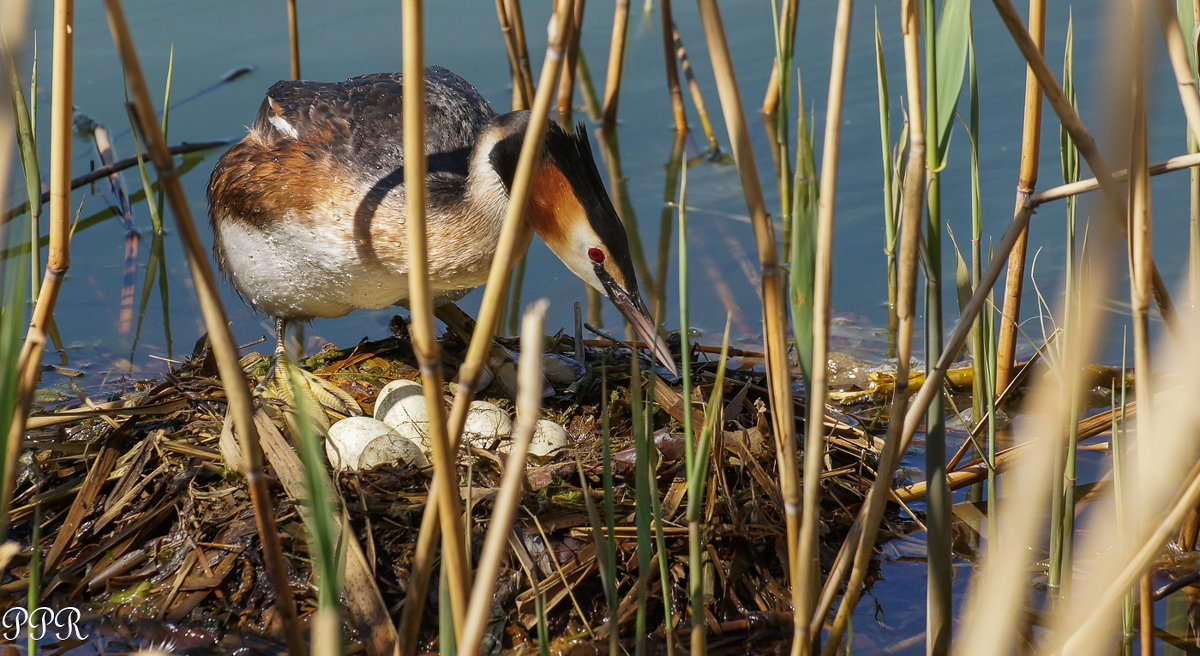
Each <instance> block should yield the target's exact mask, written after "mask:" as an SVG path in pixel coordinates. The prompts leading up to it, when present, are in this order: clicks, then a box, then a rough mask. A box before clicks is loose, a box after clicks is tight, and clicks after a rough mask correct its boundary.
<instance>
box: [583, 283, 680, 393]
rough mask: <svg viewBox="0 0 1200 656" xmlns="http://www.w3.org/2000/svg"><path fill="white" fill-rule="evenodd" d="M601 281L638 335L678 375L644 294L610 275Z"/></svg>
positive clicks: (674, 374) (656, 356)
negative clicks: (633, 290) (621, 284)
mask: <svg viewBox="0 0 1200 656" xmlns="http://www.w3.org/2000/svg"><path fill="white" fill-rule="evenodd" d="M601 281H602V282H603V283H604V289H605V291H606V292H608V298H609V300H611V301H612V303H613V305H615V306H617V309H618V310H620V311H621V314H623V315H625V318H626V319H627V320H628V321H629V323H630V324H632V325H633V329H634V330H636V331H637V334H638V337H641V338H642V341H643V342H646V343H647V344H649V345H650V350H651V351H653V352H654V357H655V359H657V360H658V361H659V362H660V363H661V364H662V366H664V367H666V368H667V370H668V371H670V372H671V375H672V376H678V375H679V372H678V370H677V369H676V368H675V360H674V359H673V358H672V357H671V349H670V348H668V347H667V343H666V342H664V341H663V338H662V337H660V336H659V334H658V331H657V330H655V329H654V321H653V320H651V319H650V310H647V309H646V303H645V302H644V301H642V295H641V294H638V293H637V292H633V293H630V292H629V291H628V290H626V289H624V288H623V287H621V286H620V285H618V284H617V283H616V281H614V280H613V279H612V278H610V277H608V276H601Z"/></svg>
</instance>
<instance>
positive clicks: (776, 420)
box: [697, 0, 815, 634]
mask: <svg viewBox="0 0 1200 656" xmlns="http://www.w3.org/2000/svg"><path fill="white" fill-rule="evenodd" d="M697 4H698V5H699V8H700V20H701V22H702V24H703V25H704V35H705V38H706V40H707V41H708V52H709V57H710V58H711V60H712V66H713V74H714V76H715V77H716V80H717V91H718V94H719V95H720V98H721V108H722V113H723V114H724V115H725V128H726V130H727V131H728V132H729V142H730V148H731V150H732V151H733V158H734V161H735V162H736V163H737V169H738V175H739V178H740V180H741V183H742V192H743V193H744V194H745V197H746V208H747V209H748V210H749V213H750V222H751V225H752V226H753V228H754V239H755V244H756V245H757V247H758V259H759V265H760V267H761V270H762V295H763V327H764V333H765V334H764V340H763V341H764V349H763V350H764V351H765V352H766V356H767V358H766V365H767V384H768V388H769V390H770V399H771V418H772V429H773V430H772V432H773V434H774V437H775V449H776V452H777V461H778V466H779V478H780V491H781V494H782V496H783V502H784V508H785V513H786V520H787V547H788V573H789V580H790V583H791V584H792V585H793V586H795V585H796V581H797V573H798V567H799V560H798V558H797V553H796V549H797V546H798V545H799V540H800V482H799V480H797V479H798V477H799V471H798V463H797V461H796V422H795V417H794V415H793V412H794V409H793V406H792V385H791V363H790V362H789V361H788V354H787V314H786V312H787V303H786V299H785V298H784V294H783V281H782V272H781V269H780V266H779V250H778V248H777V247H776V242H775V227H774V226H773V225H772V224H771V220H770V218H769V217H768V215H767V208H766V203H765V202H764V201H763V194H762V187H761V185H760V183H759V178H758V168H757V166H756V165H755V163H754V152H753V149H752V148H751V146H750V136H749V133H748V132H747V130H746V114H745V112H744V111H743V109H742V99H741V96H740V95H739V94H738V88H737V79H736V76H735V75H734V71H733V61H732V59H731V58H730V54H729V44H728V42H727V41H726V39H725V28H724V26H723V25H722V23H721V14H720V10H719V9H718V8H717V4H716V2H715V0H697ZM814 484H815V482H814ZM793 594H795V593H794V592H793ZM800 633H801V634H803V631H800Z"/></svg>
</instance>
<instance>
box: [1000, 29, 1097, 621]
mask: <svg viewBox="0 0 1200 656" xmlns="http://www.w3.org/2000/svg"><path fill="white" fill-rule="evenodd" d="M1063 93H1065V94H1066V96H1067V98H1068V99H1069V100H1070V101H1071V105H1072V106H1073V107H1076V106H1077V105H1076V101H1075V73H1074V22H1073V21H1071V20H1068V22H1067V38H1066V45H1065V47H1064V54H1063ZM1059 148H1060V156H1061V160H1062V176H1063V183H1065V184H1070V183H1072V182H1076V181H1077V180H1079V150H1078V149H1077V148H1075V143H1074V141H1073V140H1072V139H1071V135H1070V133H1068V132H1066V131H1065V130H1061V129H1060V130H1059ZM1076 200H1077V199H1076V198H1075V197H1074V196H1071V197H1070V198H1067V231H1066V232H1067V262H1066V275H1067V280H1066V293H1065V294H1064V295H1063V297H1064V299H1065V308H1064V309H1065V311H1066V318H1065V320H1064V325H1063V335H1062V337H1061V338H1060V342H1059V343H1060V344H1062V343H1064V342H1065V344H1066V348H1070V341H1071V340H1074V339H1076V334H1075V333H1076V332H1077V330H1078V325H1079V303H1078V301H1079V298H1078V292H1079V282H1078V281H1079V271H1078V265H1077V262H1078V260H1077V259H1076V258H1077V256H1076V239H1075V235H1076V230H1075V204H1076ZM1010 262H1011V260H1010ZM1062 375H1063V376H1067V377H1069V376H1075V375H1077V374H1076V372H1072V371H1066V370H1064V371H1063V372H1062ZM1079 405H1080V398H1079V392H1078V389H1077V387H1075V388H1072V390H1071V394H1070V411H1069V412H1068V413H1067V425H1066V427H1065V428H1066V430H1065V431H1064V432H1065V433H1066V436H1067V439H1066V444H1065V445H1063V446H1064V448H1065V451H1066V456H1065V458H1062V457H1061V454H1062V452H1063V449H1058V450H1056V451H1055V459H1056V461H1061V465H1062V466H1061V467H1056V468H1055V475H1056V476H1060V477H1061V489H1060V490H1059V492H1058V494H1057V495H1056V498H1055V499H1053V500H1052V503H1051V505H1050V570H1049V573H1048V577H1047V588H1048V592H1049V593H1050V596H1051V599H1052V600H1053V601H1057V599H1056V597H1063V598H1065V597H1068V596H1069V593H1068V591H1067V589H1066V588H1067V586H1068V585H1069V584H1070V576H1071V567H1072V565H1071V563H1072V561H1073V560H1074V554H1073V552H1074V549H1073V546H1072V545H1073V543H1074V536H1075V462H1076V445H1075V442H1076V438H1077V436H1078V434H1079V430H1078V427H1079V422H1078V420H1077V418H1078V417H1079V413H1080V411H1081V408H1080V407H1079Z"/></svg>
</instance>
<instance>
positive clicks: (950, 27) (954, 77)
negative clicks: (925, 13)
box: [926, 0, 971, 171]
mask: <svg viewBox="0 0 1200 656" xmlns="http://www.w3.org/2000/svg"><path fill="white" fill-rule="evenodd" d="M927 6H929V5H927ZM970 31H971V3H970V0H945V1H944V2H943V3H942V11H941V15H940V16H939V17H938V21H937V38H936V44H937V45H936V48H935V50H934V52H935V55H934V56H935V57H936V60H937V64H936V68H935V69H934V70H935V71H936V77H935V81H936V83H935V86H934V90H935V94H936V95H935V98H931V99H930V100H931V104H932V105H933V106H934V107H936V108H937V116H935V117H931V121H930V128H932V129H933V134H934V135H936V139H934V140H931V142H930V146H931V148H930V150H929V156H930V162H931V166H930V168H931V169H933V170H935V171H936V170H940V169H941V168H942V167H944V166H945V165H946V153H947V151H948V150H949V148H950V133H951V132H952V128H953V127H954V113H955V111H956V110H957V107H958V96H959V94H960V93H961V92H962V83H963V68H964V64H966V61H967V40H968V38H969V35H970ZM926 34H929V32H928V31H927V32H926Z"/></svg>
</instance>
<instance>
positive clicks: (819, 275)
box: [789, 0, 854, 653]
mask: <svg viewBox="0 0 1200 656" xmlns="http://www.w3.org/2000/svg"><path fill="white" fill-rule="evenodd" d="M794 4H795V3H794V2H793V1H792V0H789V5H794ZM853 9H854V2H853V0H841V1H840V2H839V3H838V10H837V22H836V23H835V28H834V33H833V60H832V62H831V64H830V67H829V99H828V101H827V102H826V112H825V115H826V120H825V139H824V144H825V147H824V150H823V152H822V153H821V183H820V184H821V189H820V193H819V195H818V206H817V243H816V248H815V256H816V260H815V262H814V276H813V300H812V311H813V316H812V361H813V362H814V363H824V362H825V361H826V360H827V358H828V353H829V320H830V306H831V305H832V300H831V298H830V287H831V281H832V278H833V217H834V206H835V203H834V201H835V199H836V195H837V181H838V177H837V173H838V168H837V167H838V156H839V154H840V151H839V145H840V143H841V127H842V99H843V97H844V96H845V85H846V59H847V55H848V52H849V49H850V18H851V15H852V13H853ZM801 111H803V109H801ZM828 377H829V368H828V367H825V366H814V367H813V368H812V381H811V385H810V387H809V392H808V394H809V396H808V431H807V435H806V439H805V443H804V479H803V480H804V510H803V512H802V514H801V517H802V518H803V522H802V524H801V526H800V554H799V557H798V561H799V571H798V574H799V575H798V577H797V579H796V581H795V583H794V585H793V586H792V605H793V607H794V608H795V609H796V612H795V613H793V624H794V626H795V629H796V641H798V642H799V643H800V644H799V645H797V644H796V641H794V642H793V644H792V652H793V653H795V652H796V648H797V646H799V647H800V651H801V652H802V653H808V652H810V651H811V649H812V643H813V642H814V638H816V637H817V636H819V635H820V634H819V633H813V632H811V631H810V628H809V618H811V617H812V615H813V606H814V605H815V601H816V595H815V594H814V593H819V590H820V585H821V583H820V575H821V565H820V551H819V545H818V529H819V528H820V515H821V506H820V498H821V484H820V480H821V469H822V465H823V464H824V462H825V435H824V426H825V399H826V394H827V392H828V382H827V381H828Z"/></svg>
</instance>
